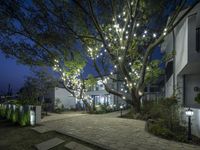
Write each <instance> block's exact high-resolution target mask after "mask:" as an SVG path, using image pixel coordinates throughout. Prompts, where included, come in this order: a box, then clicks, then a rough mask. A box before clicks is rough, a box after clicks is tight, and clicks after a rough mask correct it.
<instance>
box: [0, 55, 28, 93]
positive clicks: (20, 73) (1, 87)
mask: <svg viewBox="0 0 200 150" xmlns="http://www.w3.org/2000/svg"><path fill="white" fill-rule="evenodd" d="M0 70H1V72H0V94H1V93H2V92H7V89H8V84H9V83H10V84H11V87H12V88H13V91H14V92H16V91H17V90H18V89H19V88H20V87H21V86H22V85H23V83H24V79H25V76H28V75H31V71H30V69H29V67H28V66H25V65H21V64H19V63H17V62H16V59H11V58H6V57H5V55H4V54H3V53H2V52H1V51H0Z"/></svg>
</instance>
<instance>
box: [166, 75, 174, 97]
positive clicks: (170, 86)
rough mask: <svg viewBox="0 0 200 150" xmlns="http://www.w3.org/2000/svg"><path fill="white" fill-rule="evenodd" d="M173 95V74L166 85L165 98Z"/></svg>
mask: <svg viewBox="0 0 200 150" xmlns="http://www.w3.org/2000/svg"><path fill="white" fill-rule="evenodd" d="M172 95H173V74H172V76H171V77H170V78H169V80H168V81H167V82H166V84H165V97H170V96H172Z"/></svg>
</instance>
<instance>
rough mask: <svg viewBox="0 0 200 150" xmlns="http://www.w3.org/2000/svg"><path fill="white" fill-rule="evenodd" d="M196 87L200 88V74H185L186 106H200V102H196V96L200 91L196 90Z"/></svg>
mask: <svg viewBox="0 0 200 150" xmlns="http://www.w3.org/2000/svg"><path fill="white" fill-rule="evenodd" d="M194 87H199V88H200V74H193V75H186V76H185V102H186V107H187V106H188V107H192V108H200V104H198V103H197V102H195V100H194V99H195V97H196V96H197V94H198V93H199V92H195V91H194Z"/></svg>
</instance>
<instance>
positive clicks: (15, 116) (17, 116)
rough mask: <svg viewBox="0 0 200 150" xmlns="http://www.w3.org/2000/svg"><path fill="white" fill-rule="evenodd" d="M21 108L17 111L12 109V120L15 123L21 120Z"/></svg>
mask: <svg viewBox="0 0 200 150" xmlns="http://www.w3.org/2000/svg"><path fill="white" fill-rule="evenodd" d="M18 118H19V108H16V109H15V110H14V109H12V111H11V120H12V122H13V123H16V122H17V121H18V120H19V119H18Z"/></svg>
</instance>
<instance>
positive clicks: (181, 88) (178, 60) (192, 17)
mask: <svg viewBox="0 0 200 150" xmlns="http://www.w3.org/2000/svg"><path fill="white" fill-rule="evenodd" d="M186 10H187V9H185V10H183V11H182V12H181V14H183V13H184V12H185V11H186ZM181 14H180V16H181ZM180 16H178V17H180ZM161 50H162V52H164V53H170V52H173V51H174V52H175V55H174V56H173V57H172V58H171V59H170V60H168V61H167V62H166V65H165V69H166V78H165V96H166V97H170V96H172V95H173V94H176V95H178V97H179V98H180V104H181V106H182V107H181V110H180V111H181V120H182V121H186V122H187V117H186V116H185V111H186V109H188V108H191V109H192V110H193V112H194V115H193V116H192V134H194V135H196V136H199V137H200V104H198V103H197V102H196V101H195V97H196V96H197V94H198V93H199V92H200V3H198V4H197V5H196V6H195V7H194V8H193V9H192V10H191V11H190V12H189V13H188V14H187V15H186V16H185V18H184V19H183V20H182V21H181V22H180V23H179V24H178V25H177V27H176V28H175V29H174V30H173V31H172V32H171V33H170V34H168V35H167V36H166V38H165V41H164V43H163V44H162V46H161Z"/></svg>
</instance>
